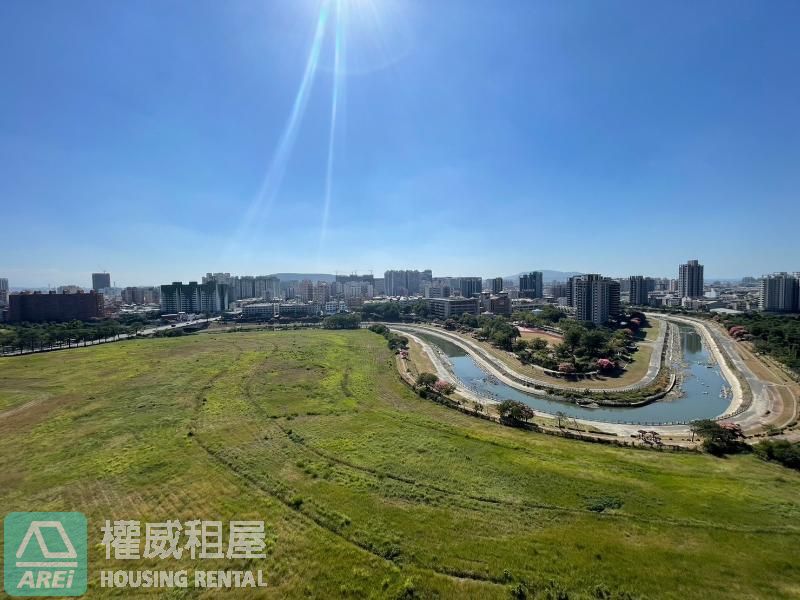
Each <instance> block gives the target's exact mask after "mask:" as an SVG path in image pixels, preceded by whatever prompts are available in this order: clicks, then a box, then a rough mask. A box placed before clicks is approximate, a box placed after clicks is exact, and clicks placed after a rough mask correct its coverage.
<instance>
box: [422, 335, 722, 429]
mask: <svg viewBox="0 0 800 600" xmlns="http://www.w3.org/2000/svg"><path fill="white" fill-rule="evenodd" d="M678 329H679V332H680V344H681V354H682V356H681V357H679V358H680V359H681V360H680V362H676V363H675V364H674V365H673V366H674V367H675V368H677V370H678V371H679V372H680V373H681V378H680V379H679V381H680V380H682V381H681V391H682V392H683V393H682V395H681V396H680V397H677V398H676V397H668V398H665V399H663V400H660V401H658V402H653V403H651V404H648V405H646V406H639V407H634V408H611V407H600V408H586V407H582V406H577V405H575V404H571V403H567V402H559V401H557V400H550V399H548V398H546V397H543V396H541V395H537V394H535V393H526V392H522V391H520V390H517V389H515V388H512V387H510V386H508V385H506V384H505V383H502V382H500V381H497V380H496V379H495V378H494V377H489V376H487V374H486V373H484V371H482V370H481V368H480V367H478V365H477V364H476V362H475V361H474V360H473V359H472V357H471V356H469V355H468V354H467V353H466V352H465V351H464V350H463V349H462V348H461V347H459V346H457V345H455V344H453V343H451V342H448V341H447V340H444V339H442V338H440V337H438V336H432V335H428V334H423V333H417V332H415V335H418V336H419V337H421V338H424V339H425V341H427V342H429V343H430V344H432V345H434V346H436V347H437V348H439V349H440V350H441V351H442V352H443V353H444V354H445V356H446V357H447V359H448V360H449V362H450V364H451V366H452V371H453V374H454V375H455V376H456V377H457V378H458V379H459V380H460V381H461V382H462V384H463V385H465V386H466V387H468V388H469V389H471V390H472V391H473V392H475V393H477V394H478V395H480V396H484V397H489V398H493V399H495V400H498V401H500V400H506V399H510V400H518V401H520V402H524V403H525V404H527V405H529V406H530V407H531V408H533V409H534V410H539V411H541V412H546V413H550V414H554V413H556V412H559V411H561V412H563V413H564V414H566V415H568V416H570V417H576V418H578V419H591V420H594V421H606V422H623V423H640V424H643V425H644V424H650V425H654V424H661V423H679V422H686V421H691V420H693V419H705V418H713V417H716V416H718V415H720V414H722V413H724V412H725V409H726V408H727V407H728V404H729V403H730V398H728V397H721V392H722V390H723V388H726V387H727V383H726V382H725V380H724V379H723V377H722V375H721V374H720V371H719V367H718V365H716V363H715V362H714V361H713V358H712V356H711V353H710V352H708V350H707V349H706V348H705V345H704V344H703V338H702V337H701V336H700V334H699V333H698V332H697V331H696V330H695V328H694V327H692V326H690V325H680V326H679V327H678Z"/></svg>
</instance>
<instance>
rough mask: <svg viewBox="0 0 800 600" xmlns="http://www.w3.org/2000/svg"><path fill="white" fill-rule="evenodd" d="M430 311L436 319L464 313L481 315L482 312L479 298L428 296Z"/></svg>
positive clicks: (456, 316) (455, 316)
mask: <svg viewBox="0 0 800 600" xmlns="http://www.w3.org/2000/svg"><path fill="white" fill-rule="evenodd" d="M426 302H427V304H428V312H429V313H430V315H431V316H432V317H434V318H436V319H449V318H451V317H454V318H458V317H460V316H461V315H463V314H464V313H469V314H471V315H476V316H477V315H479V314H480V313H481V308H480V301H479V299H478V298H428V299H427V300H426Z"/></svg>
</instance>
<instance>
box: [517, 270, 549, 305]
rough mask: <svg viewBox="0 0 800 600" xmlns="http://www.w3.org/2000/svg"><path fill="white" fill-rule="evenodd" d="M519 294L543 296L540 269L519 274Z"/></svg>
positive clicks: (532, 296)
mask: <svg viewBox="0 0 800 600" xmlns="http://www.w3.org/2000/svg"><path fill="white" fill-rule="evenodd" d="M519 295H520V297H522V298H542V297H543V296H544V284H543V282H542V272H541V271H531V272H530V273H524V274H522V275H520V278H519Z"/></svg>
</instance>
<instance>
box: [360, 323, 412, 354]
mask: <svg viewBox="0 0 800 600" xmlns="http://www.w3.org/2000/svg"><path fill="white" fill-rule="evenodd" d="M369 330H370V331H372V332H373V333H377V334H378V335H382V336H383V337H384V338H386V342H387V344H388V345H389V350H393V351H394V350H401V349H403V348H407V347H408V338H407V337H405V336H404V335H398V334H397V333H394V332H393V331H390V330H389V328H388V327H387V326H386V325H383V324H381V323H375V324H374V325H370V326H369Z"/></svg>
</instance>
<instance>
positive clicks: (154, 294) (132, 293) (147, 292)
mask: <svg viewBox="0 0 800 600" xmlns="http://www.w3.org/2000/svg"><path fill="white" fill-rule="evenodd" d="M121 295H122V301H123V302H124V303H126V304H160V303H161V288H157V287H126V288H125V289H123V290H122V294H121Z"/></svg>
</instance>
